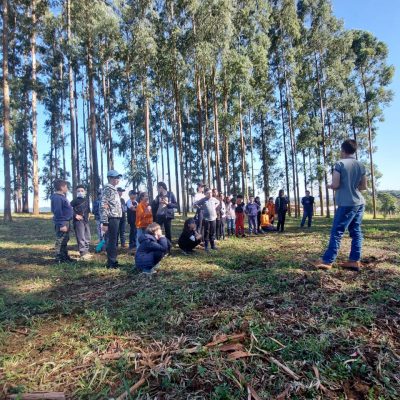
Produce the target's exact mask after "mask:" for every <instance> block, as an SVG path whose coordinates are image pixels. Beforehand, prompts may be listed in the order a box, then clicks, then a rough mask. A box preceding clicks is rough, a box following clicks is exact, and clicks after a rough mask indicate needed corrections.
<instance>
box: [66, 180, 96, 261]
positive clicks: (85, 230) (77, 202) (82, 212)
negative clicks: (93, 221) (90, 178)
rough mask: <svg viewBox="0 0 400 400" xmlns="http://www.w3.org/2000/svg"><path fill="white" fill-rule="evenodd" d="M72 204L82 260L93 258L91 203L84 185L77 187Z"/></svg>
mask: <svg viewBox="0 0 400 400" xmlns="http://www.w3.org/2000/svg"><path fill="white" fill-rule="evenodd" d="M71 206H72V208H73V209H74V218H73V225H74V231H75V236H76V241H77V243H78V249H79V254H80V256H81V260H83V261H85V260H90V259H91V258H92V255H91V254H90V253H89V246H90V240H91V235H90V226H89V214H90V205H89V199H88V198H87V197H86V190H85V187H84V186H83V185H78V186H77V187H76V198H75V199H74V200H72V201H71Z"/></svg>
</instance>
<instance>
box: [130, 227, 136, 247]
mask: <svg viewBox="0 0 400 400" xmlns="http://www.w3.org/2000/svg"><path fill="white" fill-rule="evenodd" d="M129 226H130V228H129V248H130V249H134V248H135V247H136V235H137V229H136V225H135V224H131V225H129Z"/></svg>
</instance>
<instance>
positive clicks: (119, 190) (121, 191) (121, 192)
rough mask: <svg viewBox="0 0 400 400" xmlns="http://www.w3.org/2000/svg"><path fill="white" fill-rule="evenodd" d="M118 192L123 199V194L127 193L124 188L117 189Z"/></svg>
mask: <svg viewBox="0 0 400 400" xmlns="http://www.w3.org/2000/svg"><path fill="white" fill-rule="evenodd" d="M117 192H118V194H119V197H122V194H123V193H124V192H125V189H122V187H119V188H117Z"/></svg>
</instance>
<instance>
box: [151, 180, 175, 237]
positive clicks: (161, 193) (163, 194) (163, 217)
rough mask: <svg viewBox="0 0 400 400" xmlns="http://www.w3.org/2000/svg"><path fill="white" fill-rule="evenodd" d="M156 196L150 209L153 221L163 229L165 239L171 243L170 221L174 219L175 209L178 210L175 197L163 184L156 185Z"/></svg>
mask: <svg viewBox="0 0 400 400" xmlns="http://www.w3.org/2000/svg"><path fill="white" fill-rule="evenodd" d="M157 191H158V195H157V197H156V198H155V199H154V200H153V203H152V205H151V208H152V210H153V219H154V220H155V221H156V222H157V223H158V224H159V225H160V226H161V228H163V227H164V230H165V237H166V238H167V239H168V240H169V241H171V238H172V234H171V227H172V220H173V219H174V218H175V208H178V203H177V202H176V198H175V195H174V194H173V193H172V192H170V191H168V189H167V185H166V184H165V183H164V182H158V183H157Z"/></svg>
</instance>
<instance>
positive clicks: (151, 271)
mask: <svg viewBox="0 0 400 400" xmlns="http://www.w3.org/2000/svg"><path fill="white" fill-rule="evenodd" d="M156 273H157V271H156V270H155V269H154V268H153V269H151V270H150V271H142V274H143V275H146V276H150V275H154V274H156Z"/></svg>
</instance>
